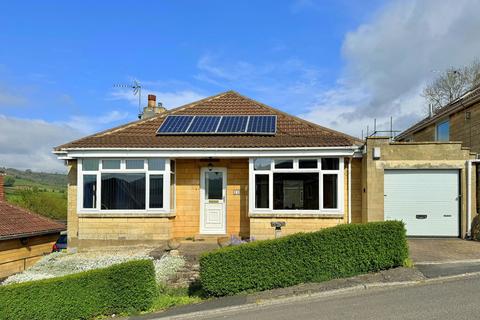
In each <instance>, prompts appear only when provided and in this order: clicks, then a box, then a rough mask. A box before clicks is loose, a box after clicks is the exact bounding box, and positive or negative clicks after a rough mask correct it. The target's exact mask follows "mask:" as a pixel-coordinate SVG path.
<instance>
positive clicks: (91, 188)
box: [83, 163, 98, 209]
mask: <svg viewBox="0 0 480 320" xmlns="http://www.w3.org/2000/svg"><path fill="white" fill-rule="evenodd" d="M97 165H98V163H97ZM83 207H84V208H89V209H94V208H96V207H97V175H94V174H86V175H84V176H83Z"/></svg>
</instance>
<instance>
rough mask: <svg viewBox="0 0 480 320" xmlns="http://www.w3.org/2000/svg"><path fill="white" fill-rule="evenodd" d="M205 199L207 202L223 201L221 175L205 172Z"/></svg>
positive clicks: (214, 172)
mask: <svg viewBox="0 0 480 320" xmlns="http://www.w3.org/2000/svg"><path fill="white" fill-rule="evenodd" d="M205 198H206V199H207V200H221V199H223V173H222V172H219V171H209V172H205Z"/></svg>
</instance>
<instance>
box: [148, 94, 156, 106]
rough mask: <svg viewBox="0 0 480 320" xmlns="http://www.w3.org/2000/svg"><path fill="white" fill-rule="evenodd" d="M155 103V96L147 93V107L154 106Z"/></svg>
mask: <svg viewBox="0 0 480 320" xmlns="http://www.w3.org/2000/svg"><path fill="white" fill-rule="evenodd" d="M156 104H157V96H155V95H154V94H149V95H148V105H147V107H148V109H153V108H155V105H156Z"/></svg>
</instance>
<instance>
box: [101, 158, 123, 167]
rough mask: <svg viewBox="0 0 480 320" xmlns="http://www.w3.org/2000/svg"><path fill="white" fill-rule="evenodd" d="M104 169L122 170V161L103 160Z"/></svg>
mask: <svg viewBox="0 0 480 320" xmlns="http://www.w3.org/2000/svg"><path fill="white" fill-rule="evenodd" d="M102 168H103V169H120V160H103V161H102Z"/></svg>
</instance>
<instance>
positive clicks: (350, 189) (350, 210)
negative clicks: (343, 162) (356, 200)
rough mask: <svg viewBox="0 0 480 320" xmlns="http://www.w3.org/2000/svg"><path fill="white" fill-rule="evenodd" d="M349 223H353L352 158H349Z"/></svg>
mask: <svg viewBox="0 0 480 320" xmlns="http://www.w3.org/2000/svg"><path fill="white" fill-rule="evenodd" d="M347 170H348V192H347V193H348V194H347V197H348V202H347V206H348V219H347V220H348V221H347V223H352V158H348V169H347Z"/></svg>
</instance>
